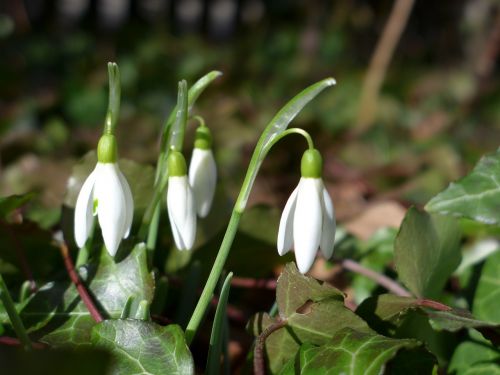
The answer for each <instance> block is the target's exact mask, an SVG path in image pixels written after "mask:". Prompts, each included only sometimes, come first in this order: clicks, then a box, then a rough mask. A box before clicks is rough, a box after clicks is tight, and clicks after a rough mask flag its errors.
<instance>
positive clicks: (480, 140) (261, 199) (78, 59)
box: [0, 0, 500, 238]
mask: <svg viewBox="0 0 500 375" xmlns="http://www.w3.org/2000/svg"><path fill="white" fill-rule="evenodd" d="M499 48H500V3H499V2H498V1H497V0H468V1H467V0H455V1H446V2H436V1H428V0H420V1H415V2H414V1H411V0H396V1H389V0H382V1H366V0H346V1H327V0H309V1H306V0H293V1H290V0H287V1H285V0H275V1H263V0H183V1H180V0H143V1H133V0H59V1H57V0H53V1H42V0H31V1H15V0H6V1H2V2H1V3H0V51H1V54H0V56H1V58H0V137H1V138H0V194H1V195H2V196H3V195H8V194H20V193H24V192H27V191H33V190H34V191H37V192H38V194H37V196H36V198H35V199H34V200H33V201H32V202H31V203H30V205H29V207H28V212H27V215H28V217H29V218H30V219H32V220H34V221H37V222H39V223H40V224H41V225H42V226H43V227H46V228H48V227H52V226H54V225H57V223H58V222H59V220H60V215H61V208H60V207H61V203H62V202H63V199H64V194H65V190H66V181H67V179H68V176H69V175H70V173H71V168H72V166H73V165H74V164H75V163H76V162H77V160H79V159H80V158H81V157H82V156H83V155H85V154H86V153H87V152H88V151H89V150H92V149H95V146H96V143H97V140H98V137H99V134H100V132H101V129H102V125H103V120H104V116H105V111H106V107H107V70H106V63H107V62H108V61H116V62H117V63H118V64H119V66H120V69H121V75H122V107H121V113H120V122H119V128H118V132H117V135H118V139H119V145H120V154H121V157H125V158H128V159H133V160H135V161H138V162H140V163H148V164H151V165H152V164H154V163H155V161H156V157H157V147H158V135H159V130H160V128H161V126H162V124H163V122H164V120H165V119H166V116H167V115H168V113H169V112H170V110H171V109H172V107H173V105H174V103H175V100H176V95H177V92H176V91H177V82H178V81H179V80H181V79H186V80H187V81H188V83H189V84H192V83H194V82H195V81H196V79H198V78H199V77H201V76H202V75H204V74H205V73H206V72H208V71H210V70H220V71H222V72H223V73H224V75H223V76H222V78H220V79H219V80H217V82H216V83H215V84H213V85H212V86H210V87H209V88H208V90H206V91H205V93H204V94H203V95H202V97H201V98H200V99H199V101H198V103H197V105H196V108H195V109H194V113H195V114H198V115H201V116H203V117H204V118H205V119H206V122H207V124H208V125H209V126H210V127H211V128H212V129H213V130H214V137H215V153H216V158H217V160H218V164H219V167H220V180H221V182H222V186H223V189H224V191H225V193H226V194H227V196H228V197H229V200H233V199H234V197H235V196H236V194H237V191H238V189H239V186H240V183H241V181H242V178H243V175H244V173H245V170H246V166H247V165H248V161H249V158H250V156H251V152H252V150H253V147H254V145H255V143H256V141H257V139H258V136H259V134H260V132H261V131H262V129H263V128H264V127H265V125H266V124H267V122H268V121H269V120H270V119H271V118H272V117H273V116H274V114H275V113H276V112H277V111H278V110H279V108H280V107H281V106H282V105H284V104H285V103H286V102H287V101H288V100H289V99H290V98H292V97H293V96H294V95H295V94H296V93H298V92H299V91H300V90H302V89H303V88H305V87H306V86H308V85H310V84H312V83H314V82H316V81H318V80H320V79H322V78H325V77H328V76H333V77H335V78H336V79H337V85H336V86H335V87H334V88H331V89H329V90H327V91H325V92H324V93H322V94H321V95H320V96H319V97H318V98H317V99H316V100H315V101H313V102H312V103H311V104H309V105H308V107H307V108H306V110H305V111H304V112H303V113H302V114H301V115H300V116H299V117H298V118H297V119H296V120H295V122H294V123H293V125H294V126H299V127H303V128H305V129H306V130H308V131H309V132H311V133H312V134H313V136H314V139H315V140H316V142H317V147H318V148H319V149H320V150H321V151H322V152H323V155H324V158H325V182H326V184H327V187H328V190H329V191H330V193H331V196H332V197H333V200H334V204H335V207H336V210H337V217H338V220H339V221H340V222H341V223H342V224H345V226H346V227H347V228H348V229H349V230H350V231H351V232H352V233H355V234H356V235H358V236H361V237H366V238H367V237H369V235H371V234H372V233H373V231H374V230H375V229H376V228H375V229H374V227H379V226H384V225H397V224H398V223H399V221H400V220H401V218H402V216H403V212H404V208H405V207H407V206H409V205H410V204H425V202H426V201H427V200H428V199H429V198H430V197H432V196H433V195H434V194H436V193H437V192H439V191H440V190H442V189H443V188H444V187H445V186H446V185H447V184H448V183H449V181H451V180H454V179H456V178H458V177H460V176H461V175H463V174H464V173H465V172H466V171H467V170H469V169H470V168H471V166H473V165H474V163H475V162H476V161H477V160H478V158H479V157H480V156H481V155H482V154H484V153H488V152H492V151H494V150H495V149H496V148H497V146H498V143H499V140H500V86H499V84H498V83H499V74H498V65H499V64H498V52H499ZM193 128H194V127H191V129H190V131H189V134H188V139H187V145H188V146H186V147H187V149H189V148H190V146H189V145H190V144H191V143H190V142H191V141H190V140H191V139H192V130H193ZM304 148H305V144H304V142H303V140H302V139H300V138H294V137H290V139H289V140H288V139H287V141H286V142H284V143H283V144H279V145H278V146H277V147H276V149H275V150H274V151H273V152H272V153H271V155H270V157H269V159H268V160H267V161H266V163H265V164H264V166H263V170H262V173H261V174H260V175H259V178H258V181H257V185H256V187H255V189H254V192H253V194H252V197H251V202H250V203H251V204H257V203H264V204H268V205H271V206H272V207H276V208H281V207H283V205H284V203H285V201H286V199H287V196H288V195H289V193H290V192H291V190H292V189H293V188H294V186H295V184H296V182H297V180H298V178H299V163H300V157H301V154H302V151H303V150H304Z"/></svg>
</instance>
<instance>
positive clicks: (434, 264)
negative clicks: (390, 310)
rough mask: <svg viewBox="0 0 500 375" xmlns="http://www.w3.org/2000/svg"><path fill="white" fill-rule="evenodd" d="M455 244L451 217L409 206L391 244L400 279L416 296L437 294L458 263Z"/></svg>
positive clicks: (457, 235) (455, 231)
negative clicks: (393, 242) (431, 213)
mask: <svg viewBox="0 0 500 375" xmlns="http://www.w3.org/2000/svg"><path fill="white" fill-rule="evenodd" d="M459 243H460V229H459V227H458V224H457V222H456V220H455V219H453V218H449V217H445V216H439V215H430V214H428V213H425V212H422V211H419V210H417V209H416V208H414V207H412V208H410V209H409V210H408V212H407V214H406V216H405V219H404V221H403V223H402V224H401V227H400V229H399V233H398V235H397V237H396V242H395V244H394V252H395V254H394V262H395V265H396V270H397V271H398V275H399V277H400V279H401V280H402V281H403V283H404V284H405V285H406V286H407V287H408V289H410V291H411V292H412V293H413V294H414V295H416V296H417V297H421V298H422V297H428V298H435V297H437V296H438V295H439V294H440V292H441V291H442V289H443V287H444V285H445V283H446V280H448V277H449V276H450V275H451V274H452V273H453V271H454V270H455V269H456V268H457V266H458V265H459V264H460V259H461V254H460V250H459Z"/></svg>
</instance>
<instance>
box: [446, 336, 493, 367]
mask: <svg viewBox="0 0 500 375" xmlns="http://www.w3.org/2000/svg"><path fill="white" fill-rule="evenodd" d="M448 371H449V372H450V373H453V374H455V375H480V374H489V375H499V374H500V352H499V351H498V349H496V348H493V347H489V346H488V345H485V343H482V342H476V341H464V342H462V343H461V344H460V345H458V346H457V348H456V349H455V352H454V353H453V356H452V357H451V361H450V365H449V368H448Z"/></svg>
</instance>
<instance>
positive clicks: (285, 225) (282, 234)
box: [278, 186, 299, 255]
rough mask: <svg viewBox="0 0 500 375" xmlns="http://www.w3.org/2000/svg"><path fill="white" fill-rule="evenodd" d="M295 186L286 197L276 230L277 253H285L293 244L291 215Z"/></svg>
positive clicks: (294, 200) (294, 204) (293, 212)
mask: <svg viewBox="0 0 500 375" xmlns="http://www.w3.org/2000/svg"><path fill="white" fill-rule="evenodd" d="M298 189H299V187H298V186H297V187H296V188H295V190H294V191H293V192H292V194H291V195H290V198H288V201H287V202H286V205H285V208H284V209H283V213H282V214H281V219H280V227H279V230H278V254H279V255H285V254H286V253H288V252H289V251H290V249H291V248H292V246H293V217H294V215H295V206H296V203H297V191H298Z"/></svg>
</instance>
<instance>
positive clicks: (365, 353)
mask: <svg viewBox="0 0 500 375" xmlns="http://www.w3.org/2000/svg"><path fill="white" fill-rule="evenodd" d="M291 362H292V363H293V367H291V366H290V365H287V368H291V370H292V371H282V372H281V373H280V375H285V374H295V373H296V372H295V369H297V368H298V369H300V373H301V374H332V375H333V374H346V375H355V374H365V375H377V374H381V373H398V374H402V373H405V370H410V369H411V371H410V373H420V374H429V373H431V372H432V368H433V367H434V364H435V359H434V357H433V356H432V355H431V354H430V353H429V352H427V351H426V350H425V349H424V348H423V344H422V343H420V342H419V341H417V340H413V339H392V338H389V337H384V336H381V335H377V334H372V333H365V332H357V331H355V330H352V329H350V328H344V329H342V330H340V331H339V332H337V333H335V335H334V336H333V337H332V339H331V340H329V341H328V343H326V344H324V345H322V346H320V347H316V346H313V345H310V344H304V345H302V347H301V348H300V351H299V352H298V353H297V355H296V356H295V358H294V359H292V360H291ZM415 364H416V365H417V366H415ZM410 366H411V367H410Z"/></svg>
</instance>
